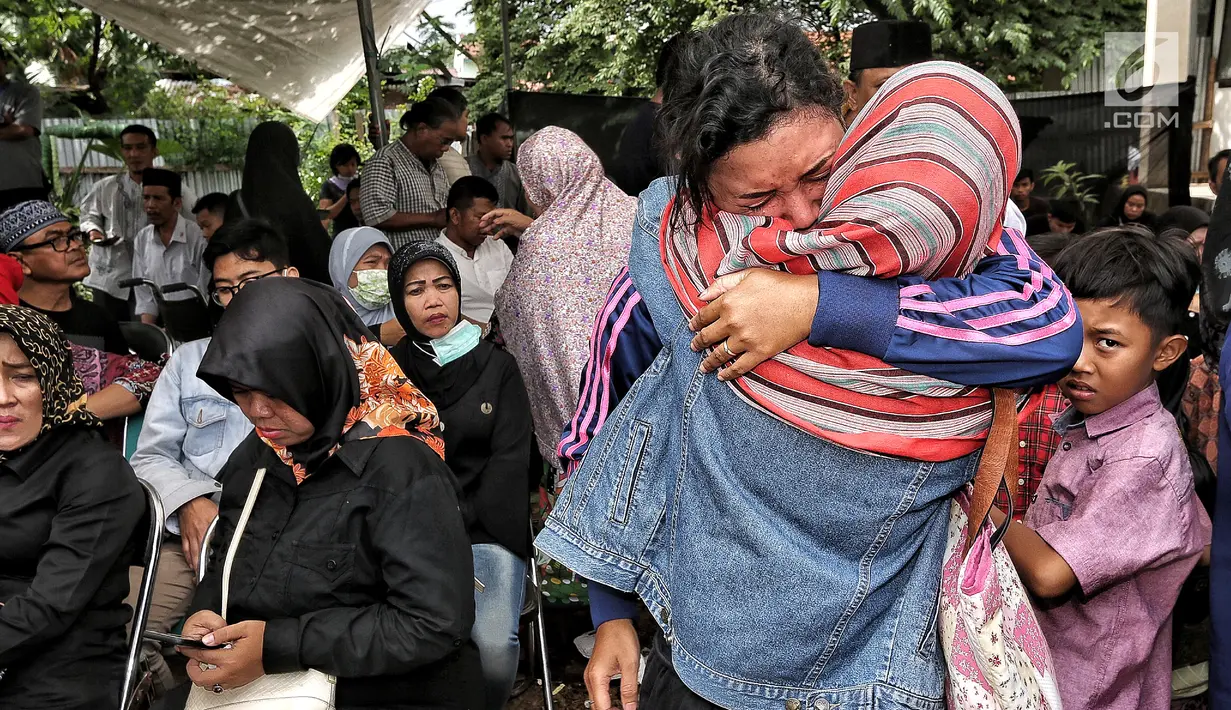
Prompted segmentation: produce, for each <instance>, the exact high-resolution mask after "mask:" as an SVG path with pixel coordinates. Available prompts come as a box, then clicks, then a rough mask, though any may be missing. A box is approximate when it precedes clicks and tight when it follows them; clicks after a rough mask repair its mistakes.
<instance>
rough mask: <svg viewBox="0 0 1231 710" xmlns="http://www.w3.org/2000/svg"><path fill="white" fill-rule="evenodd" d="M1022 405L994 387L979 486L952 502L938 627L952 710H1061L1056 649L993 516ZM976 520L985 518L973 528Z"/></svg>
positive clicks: (1011, 477)
mask: <svg viewBox="0 0 1231 710" xmlns="http://www.w3.org/2000/svg"><path fill="white" fill-rule="evenodd" d="M1016 442H1017V408H1016V406H1015V402H1014V396H1013V394H1012V393H1011V392H1009V391H1007V390H996V391H995V414H994V418H993V421H992V429H991V431H990V432H989V434H988V437H987V444H986V445H985V446H984V449H983V457H982V459H980V461H979V471H978V474H977V475H976V476H975V481H974V485H972V486H967V487H966V489H965V490H964V491H962V492H961V493H959V494H958V495H957V496H956V497H955V498H954V499H953V502H952V503H951V507H950V510H949V538H948V542H947V544H946V546H945V566H944V569H943V572H942V574H941V593H940V615H939V632H940V640H941V646H942V648H943V649H944V653H945V662H946V664H947V665H948V670H949V677H948V680H947V684H946V693H945V696H946V700H947V704H948V707H949V708H950V710H1060V708H1061V705H1060V693H1059V691H1058V690H1057V689H1056V674H1055V668H1054V666H1053V664H1052V659H1051V651H1049V650H1048V648H1047V641H1046V640H1045V639H1044V638H1043V633H1042V631H1041V630H1040V629H1039V622H1038V620H1037V619H1036V618H1035V616H1034V610H1033V608H1032V607H1031V605H1030V597H1029V595H1028V594H1027V593H1026V589H1025V587H1023V586H1022V581H1021V578H1020V577H1018V576H1017V570H1016V569H1015V568H1014V567H1013V561H1012V560H1011V559H1009V553H1008V552H1007V551H1006V550H1005V549H1004V546H1002V545H999V544H998V543H999V542H1000V538H1001V536H1002V535H1003V531H1000V532H998V531H996V530H995V529H994V527H993V526H992V524H991V521H990V520H988V517H987V514H988V511H989V510H991V507H992V501H993V499H994V498H995V495H996V491H997V490H998V489H999V488H1000V484H1001V482H1002V481H1003V482H1004V483H1005V484H1006V485H1007V486H1008V488H1009V500H1010V501H1011V500H1013V497H1014V495H1015V494H1016V491H1015V490H1014V489H1015V488H1016V486H1015V485H1014V484H1015V483H1016V482H1017V446H1016V445H1015V444H1016ZM1006 474H1008V475H1006ZM970 520H975V521H980V523H979V524H978V526H977V527H976V528H975V529H973V530H972V529H971V526H970Z"/></svg>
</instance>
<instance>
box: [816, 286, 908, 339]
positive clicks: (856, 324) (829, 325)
mask: <svg viewBox="0 0 1231 710" xmlns="http://www.w3.org/2000/svg"><path fill="white" fill-rule="evenodd" d="M817 279H818V281H819V287H820V288H819V289H818V296H817V301H816V315H815V316H814V317H813V318H812V332H811V333H810V334H809V335H808V344H809V345H811V346H813V347H817V348H819V347H831V348H842V349H844V350H854V351H856V352H861V353H866V354H868V355H873V356H875V357H879V358H884V357H885V353H887V352H888V351H889V343H890V341H891V340H892V339H893V330H894V328H895V327H896V326H897V321H898V304H899V303H900V301H901V299H900V297H899V293H900V292H899V289H898V282H897V279H877V278H871V277H867V276H851V275H849V274H840V273H837V272H835V271H822V272H820V273H819V274H818V275H817Z"/></svg>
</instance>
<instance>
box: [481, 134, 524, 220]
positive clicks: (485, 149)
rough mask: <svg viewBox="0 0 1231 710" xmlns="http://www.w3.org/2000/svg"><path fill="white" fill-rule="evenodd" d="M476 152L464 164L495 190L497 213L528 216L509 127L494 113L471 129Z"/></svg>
mask: <svg viewBox="0 0 1231 710" xmlns="http://www.w3.org/2000/svg"><path fill="white" fill-rule="evenodd" d="M474 135H475V139H476V140H477V141H478V148H477V150H476V151H475V154H474V155H472V156H470V157H469V158H468V159H467V160H468V161H469V163H470V174H472V175H478V176H479V177H481V178H484V179H486V180H487V181H488V182H490V183H491V184H492V185H494V186H495V187H496V193H497V194H498V195H500V201H499V202H497V203H496V208H497V209H511V210H517V211H518V212H521V213H522V214H529V213H530V208H529V207H528V206H527V205H526V192H525V190H524V189H522V186H521V173H519V172H517V164H516V163H514V162H513V124H512V123H509V119H507V118H505V117H504V116H501V115H500V114H498V113H489V114H487V115H486V116H484V117H483V118H480V119H479V122H478V123H476V124H475V127H474Z"/></svg>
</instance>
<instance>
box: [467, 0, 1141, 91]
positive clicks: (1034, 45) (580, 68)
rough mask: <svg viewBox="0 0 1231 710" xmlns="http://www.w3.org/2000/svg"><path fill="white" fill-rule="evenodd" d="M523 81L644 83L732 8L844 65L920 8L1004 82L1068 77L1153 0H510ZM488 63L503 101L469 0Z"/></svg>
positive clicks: (485, 79) (480, 21) (589, 87)
mask: <svg viewBox="0 0 1231 710" xmlns="http://www.w3.org/2000/svg"><path fill="white" fill-rule="evenodd" d="M507 2H508V6H509V40H510V53H511V58H512V67H513V80H514V85H515V88H516V87H522V88H528V89H532V90H542V91H560V92H567V93H599V94H607V95H642V96H644V95H648V94H649V93H650V92H652V91H653V85H654V80H653V73H654V62H655V60H656V58H657V56H658V48H659V47H660V46H662V43H663V42H664V41H666V40H667V39H668V38H670V37H672V36H673V35H675V34H677V33H679V32H682V31H685V30H689V29H696V28H700V27H704V26H707V25H709V24H711V23H713V22H716V21H717V20H718V19H720V18H722V17H724V16H726V15H728V14H731V13H733V12H746V11H770V12H777V13H780V14H782V15H783V16H785V17H794V18H797V19H798V21H799V22H800V24H801V25H802V26H803V27H804V28H805V29H807V30H809V31H811V32H813V33H815V34H816V36H817V42H818V44H819V45H820V46H821V47H822V49H823V51H824V52H825V54H827V55H828V56H829V57H830V59H831V60H834V61H835V64H836V65H837V66H838V67H839V69H841V68H843V66H842V65H843V63H844V57H845V56H846V53H847V51H848V48H847V46H846V44H845V38H846V37H848V36H849V30H850V29H852V28H854V27H855V26H857V25H859V24H861V23H863V22H866V21H869V20H873V19H891V18H898V19H918V20H923V21H925V22H927V23H929V24H930V25H931V26H932V29H933V33H934V34H933V42H934V44H935V47H936V52H937V55H938V56H940V57H943V58H947V59H953V60H955V61H959V62H962V63H964V64H968V65H970V66H973V67H975V68H977V69H979V70H980V71H982V72H983V73H985V74H986V75H987V76H988V77H990V78H991V79H993V80H994V81H996V82H997V83H998V84H1000V85H1001V86H1002V87H1004V88H1005V89H1006V90H1010V91H1026V90H1032V89H1038V88H1041V87H1042V84H1043V81H1044V76H1045V74H1048V75H1051V74H1056V75H1057V76H1058V77H1060V78H1061V80H1062V81H1064V82H1067V81H1069V80H1071V79H1072V78H1073V76H1074V75H1076V73H1077V72H1078V71H1079V70H1080V69H1081V68H1082V67H1084V66H1086V65H1087V64H1088V63H1089V62H1090V61H1092V60H1094V59H1095V58H1096V57H1098V56H1099V54H1100V52H1101V49H1102V42H1103V33H1104V32H1111V31H1131V30H1140V29H1142V28H1143V27H1144V24H1145V0H1086V2H1008V1H1007V0H773V1H771V0H751V1H747V2H737V1H734V0H661V1H660V0H507ZM472 7H473V10H474V18H475V27H476V30H475V34H474V36H473V40H474V43H475V44H476V45H477V46H478V47H479V48H480V55H479V62H480V70H481V74H480V77H479V81H478V84H477V86H476V88H475V90H474V92H473V95H472V100H473V101H475V102H476V103H477V104H479V105H480V107H481V108H482V109H489V108H494V107H495V106H497V105H498V104H499V103H500V101H501V99H502V97H503V92H504V67H503V56H502V55H503V52H502V43H501V27H500V0H472Z"/></svg>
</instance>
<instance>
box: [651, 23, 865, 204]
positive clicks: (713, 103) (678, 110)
mask: <svg viewBox="0 0 1231 710" xmlns="http://www.w3.org/2000/svg"><path fill="white" fill-rule="evenodd" d="M844 98H845V95H844V93H843V90H842V81H841V79H839V78H838V76H837V75H836V74H834V73H833V72H832V71H830V69H829V65H828V64H827V63H826V62H825V60H824V59H823V58H822V57H821V55H820V52H818V51H817V48H816V47H815V46H814V45H813V44H812V42H810V41H809V40H808V37H807V35H805V34H804V32H803V30H801V29H800V28H799V27H798V26H797V25H794V24H791V23H790V22H787V21H785V20H782V19H779V18H777V17H775V16H773V15H768V14H750V15H734V16H731V17H728V18H726V19H724V20H722V21H721V22H719V23H718V24H716V25H714V26H713V27H711V28H709V29H707V30H703V31H700V32H696V33H693V34H692V35H690V36H688V37H687V39H686V41H684V42H683V43H682V46H680V47H678V48H677V50H676V56H675V59H674V62H672V65H671V67H670V70H669V71H668V73H667V80H666V84H665V86H664V87H663V104H662V108H661V109H660V110H659V112H658V121H659V125H658V134H659V135H660V136H661V146H660V147H661V153H660V154H661V155H664V156H667V158H666V160H667V163H668V165H669V166H670V170H669V171H668V174H671V173H675V174H678V175H679V182H678V184H677V186H676V198H677V202H680V203H683V202H684V201H687V203H688V204H689V205H690V206H691V207H692V208H693V210H692V211H693V214H695V215H700V214H701V212H702V208H703V206H704V205H705V204H706V203H707V202H709V201H710V200H711V197H712V195H711V192H710V190H709V185H708V182H709V176H710V172H711V170H712V169H713V165H714V163H715V162H716V161H717V160H718V159H720V158H722V157H723V156H724V155H726V154H727V153H728V152H729V151H730V150H731V149H733V148H735V147H737V146H740V145H743V144H745V143H749V142H752V141H755V140H759V139H761V138H763V137H764V136H765V134H766V133H768V132H769V130H770V128H771V127H772V126H773V125H774V123H775V122H777V121H778V120H780V119H782V118H783V117H785V116H786V115H788V114H789V113H790V112H792V111H795V110H797V109H801V108H815V110H816V112H817V114H818V116H819V117H832V118H835V119H839V120H840V119H841V116H842V101H843V100H844ZM679 215H680V211H679V210H677V211H676V212H675V216H673V219H675V218H676V217H678V216H679ZM677 224H678V223H677Z"/></svg>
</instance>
